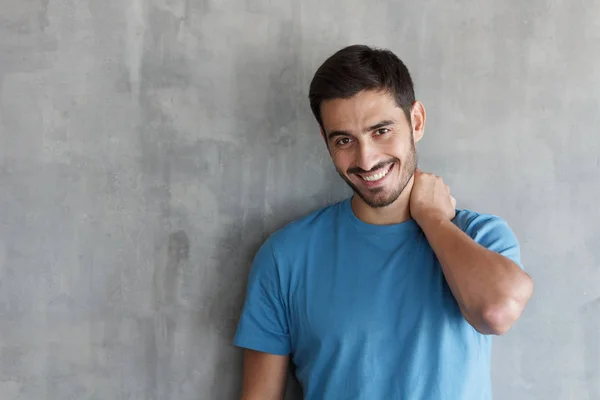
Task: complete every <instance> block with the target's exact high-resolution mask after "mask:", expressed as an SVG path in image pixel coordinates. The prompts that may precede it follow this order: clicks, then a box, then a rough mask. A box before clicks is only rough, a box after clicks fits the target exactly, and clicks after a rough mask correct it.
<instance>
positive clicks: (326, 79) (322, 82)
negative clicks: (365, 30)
mask: <svg viewBox="0 0 600 400" xmlns="http://www.w3.org/2000/svg"><path fill="white" fill-rule="evenodd" d="M363 90H382V91H386V92H388V93H389V94H391V95H392V96H393V97H394V98H395V99H396V102H397V104H398V107H400V108H402V110H403V111H404V113H405V114H406V117H407V119H408V121H409V123H410V108H411V106H412V105H413V104H414V102H415V92H414V86H413V81H412V78H411V76H410V73H409V71H408V68H407V67H406V65H404V63H403V62H402V61H401V60H400V59H399V58H398V57H397V56H396V55H395V54H394V53H393V52H391V51H390V50H387V49H379V48H375V47H369V46H366V45H360V44H356V45H351V46H348V47H345V48H343V49H341V50H338V51H337V52H336V53H334V54H333V55H332V56H330V57H329V58H328V59H327V60H325V62H324V63H323V64H322V65H321V66H320V67H319V69H317V71H316V73H315V76H314V77H313V79H312V81H311V83H310V89H309V95H308V98H309V100H310V108H311V109H312V112H313V114H314V116H315V118H316V119H317V122H318V123H319V125H320V126H321V128H323V130H325V127H324V126H323V120H322V118H321V103H322V102H323V101H324V100H330V99H337V98H343V99H347V98H350V97H352V96H354V95H355V94H357V93H358V92H361V91H363Z"/></svg>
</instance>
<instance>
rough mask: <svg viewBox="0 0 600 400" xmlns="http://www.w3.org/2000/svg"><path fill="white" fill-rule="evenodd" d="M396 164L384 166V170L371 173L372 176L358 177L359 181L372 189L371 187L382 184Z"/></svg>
mask: <svg viewBox="0 0 600 400" xmlns="http://www.w3.org/2000/svg"><path fill="white" fill-rule="evenodd" d="M395 164H396V163H391V164H390V165H388V166H386V167H385V168H382V169H380V170H379V171H377V172H375V173H372V174H368V175H367V174H363V175H358V174H357V176H359V177H360V178H361V180H362V181H363V182H364V183H365V185H366V186H368V187H372V186H377V185H379V184H380V183H382V182H383V181H384V180H385V178H386V177H387V176H388V175H389V174H390V172H391V171H392V169H393V168H394V165H395Z"/></svg>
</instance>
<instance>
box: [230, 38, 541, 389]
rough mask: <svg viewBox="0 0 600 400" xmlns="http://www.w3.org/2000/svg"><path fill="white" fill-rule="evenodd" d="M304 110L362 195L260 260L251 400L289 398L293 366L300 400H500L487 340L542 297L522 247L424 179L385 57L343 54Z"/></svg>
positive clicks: (393, 65) (309, 221) (420, 115)
mask: <svg viewBox="0 0 600 400" xmlns="http://www.w3.org/2000/svg"><path fill="white" fill-rule="evenodd" d="M309 97H310V103H311V107H312V110H313V113H314V115H315V118H316V120H317V122H318V123H319V125H320V129H321V135H322V137H323V139H324V140H325V144H326V145H327V149H328V151H329V154H330V155H331V159H332V161H333V163H334V165H335V167H336V169H337V171H338V172H339V174H340V176H341V177H342V178H343V179H344V180H345V181H346V182H347V184H348V185H349V186H350V187H351V188H352V190H353V192H354V195H353V196H351V197H350V198H348V199H346V200H344V201H341V202H338V203H336V204H332V205H328V206H326V207H323V208H322V209H320V210H318V211H316V212H313V213H311V214H310V215H307V216H305V217H303V218H300V219H299V220H296V221H294V222H292V223H290V224H288V225H287V226H285V227H284V228H282V229H280V230H279V231H278V232H276V233H274V234H272V235H271V236H270V237H269V238H268V240H267V241H266V242H265V243H264V244H263V245H262V247H261V248H260V250H259V251H258V253H257V255H256V257H255V260H254V263H253V265H252V268H251V272H250V277H249V282H248V288H247V293H246V295H247V297H246V302H245V306H244V310H243V313H242V316H241V319H240V322H239V326H238V331H237V334H236V337H235V341H234V343H235V344H236V345H237V346H240V347H242V348H245V356H244V359H245V361H244V377H243V389H242V391H243V393H242V399H244V400H254V399H256V400H258V399H260V400H267V399H268V400H270V399H283V395H284V391H285V382H286V376H287V367H288V363H289V361H290V360H291V361H292V362H293V364H294V365H295V367H296V376H297V378H298V380H299V382H300V384H301V386H302V388H303V391H304V396H305V398H306V399H368V400H378V399H385V400H389V399H419V400H423V399H432V400H433V399H435V400H440V399H452V400H454V399H456V400H485V399H491V398H492V395H491V382H490V352H491V338H492V336H493V335H501V334H503V333H505V332H506V331H507V330H509V328H510V327H511V326H512V325H513V324H514V322H515V321H516V320H517V319H518V318H519V317H520V315H521V313H522V311H523V309H524V307H525V305H526V303H527V302H528V300H529V298H530V297H531V294H532V291H533V283H532V280H531V279H530V277H529V276H528V275H527V274H526V273H525V272H524V270H523V266H522V265H521V262H520V251H519V244H518V241H517V238H516V237H515V235H514V234H513V232H512V231H511V229H510V228H509V227H508V225H507V224H506V223H505V222H504V221H503V220H502V219H501V218H499V217H496V216H493V215H486V214H479V213H476V212H473V211H469V210H457V209H456V202H455V199H454V198H453V197H452V195H451V194H450V189H449V188H448V186H447V185H446V184H445V183H444V182H443V181H442V179H441V178H440V177H438V176H436V175H433V174H429V173H425V172H422V171H420V170H419V169H418V168H417V155H416V151H415V142H418V141H419V140H420V139H421V138H422V137H423V133H424V126H425V109H424V107H423V105H422V104H421V103H420V102H418V101H416V100H415V95H414V90H413V83H412V80H411V77H410V74H409V72H408V70H407V68H406V67H405V65H404V64H403V63H402V62H401V61H400V60H399V59H398V58H397V57H396V56H395V55H394V54H393V53H392V52H390V51H387V50H379V49H373V48H369V47H366V46H360V45H356V46H349V47H347V48H344V49H342V50H340V51H338V52H337V53H336V54H334V55H333V56H331V57H330V58H329V59H328V60H326V61H325V63H324V64H323V65H322V66H321V67H320V68H319V69H318V71H317V72H316V74H315V76H314V78H313V80H312V82H311V85H310V96H309Z"/></svg>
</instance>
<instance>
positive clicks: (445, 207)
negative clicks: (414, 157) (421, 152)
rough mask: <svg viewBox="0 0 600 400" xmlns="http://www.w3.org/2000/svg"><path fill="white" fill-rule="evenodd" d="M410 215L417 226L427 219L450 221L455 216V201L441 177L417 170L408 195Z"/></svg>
mask: <svg viewBox="0 0 600 400" xmlns="http://www.w3.org/2000/svg"><path fill="white" fill-rule="evenodd" d="M410 213H411V215H412V218H413V219H414V220H415V221H416V222H417V223H418V224H419V225H421V224H422V222H423V221H424V220H426V219H427V218H434V219H448V220H452V219H453V218H454V216H455V215H456V199H455V198H454V197H452V196H451V195H450V187H449V186H448V185H446V184H445V183H444V181H443V180H442V178H441V177H439V176H436V175H434V174H430V173H425V172H422V171H421V170H420V169H418V168H417V169H416V171H415V175H414V183H413V187H412V192H411V194H410Z"/></svg>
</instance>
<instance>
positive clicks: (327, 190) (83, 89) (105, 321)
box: [0, 0, 600, 400]
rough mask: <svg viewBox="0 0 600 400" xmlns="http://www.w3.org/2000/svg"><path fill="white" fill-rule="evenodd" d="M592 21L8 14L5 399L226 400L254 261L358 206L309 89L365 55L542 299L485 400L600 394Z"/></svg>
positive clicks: (236, 382) (51, 0) (89, 11)
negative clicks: (337, 60) (395, 61)
mask: <svg viewBox="0 0 600 400" xmlns="http://www.w3.org/2000/svg"><path fill="white" fill-rule="evenodd" d="M367 3H369V4H367ZM598 21H600V2H598V1H596V0H579V1H566V0H564V1H556V0H550V1H542V0H534V1H527V2H521V1H517V0H511V1H503V2H496V1H492V0H484V1H482V2H475V3H474V2H467V1H453V2H447V1H431V0H424V1H420V2H400V1H386V0H376V1H371V2H365V1H358V0H352V1H349V0H345V1H326V2H323V1H317V0H303V1H291V0H278V1H275V0H245V1H244V0H237V1H234V0H199V1H192V0H87V1H84V0H0V398H1V399H3V400H4V399H6V400H13V399H14V400H16V399H19V400H46V399H59V400H67V399H78V400H79V399H114V400H120V399H131V400H133V399H135V400H159V399H160V400H167V399H169V400H171V399H177V400H192V399H194V400H204V399H207V400H213V399H235V398H236V396H237V394H238V392H239V388H240V377H241V353H240V351H239V350H238V349H235V348H233V347H232V346H231V341H232V338H233V334H234V331H235V328H236V323H237V319H238V317H239V313H240V311H241V306H242V302H243V294H244V293H243V292H244V288H245V283H246V278H247V273H248V268H249V263H250V261H251V259H252V256H253V254H254V252H255V251H256V250H257V248H258V246H259V245H260V244H261V242H262V241H263V240H264V239H265V237H266V236H267V235H268V234H269V233H271V232H272V231H273V230H275V229H277V228H279V227H281V226H282V225H283V224H284V223H286V222H288V221H290V220H292V219H294V218H295V217H298V216H300V215H302V214H304V213H306V212H309V211H312V210H314V209H316V208H317V207H320V206H322V205H325V204H326V203H328V202H331V201H335V200H338V199H341V198H342V197H344V196H346V195H348V192H347V190H346V188H345V186H344V184H343V182H342V181H341V179H340V178H339V176H338V175H337V174H336V172H335V171H334V169H333V167H332V165H331V162H330V159H329V156H328V154H327V151H326V149H325V146H324V145H323V142H322V140H321V138H320V137H319V135H318V130H317V125H316V123H315V122H314V120H313V118H312V116H311V114H310V110H309V106H308V102H307V98H306V96H307V91H308V84H309V81H310V79H311V77H312V74H313V72H314V70H315V69H316V68H317V66H318V65H319V64H320V63H321V62H322V61H323V60H324V59H325V58H326V57H327V56H329V55H330V54H331V53H332V52H334V51H336V50H337V49H339V48H340V47H342V46H345V45H348V44H352V43H366V44H372V45H377V46H381V47H388V48H390V49H392V50H394V51H395V52H396V53H397V54H398V55H399V56H400V57H401V58H402V59H403V60H404V61H405V62H406V63H407V64H408V66H409V68H410V69H411V71H412V74H413V77H414V79H415V82H416V89H417V95H418V97H419V99H420V100H421V101H423V102H424V104H425V106H426V109H427V112H428V122H427V127H426V133H425V137H424V139H423V140H422V141H421V142H420V143H419V145H418V146H419V147H418V152H419V155H420V159H421V167H422V168H423V169H425V170H429V171H433V172H435V173H437V174H439V175H442V176H443V177H444V179H445V180H446V181H447V182H448V183H449V185H450V186H451V187H452V190H453V193H455V195H456V197H457V199H458V206H459V207H463V208H471V209H474V210H477V211H482V212H491V213H495V214H498V215H501V216H502V217H504V218H505V219H506V220H507V221H508V222H509V224H510V225H511V226H512V227H513V229H514V230H515V232H516V233H517V235H518V237H519V238H520V240H521V243H522V246H523V253H522V257H523V261H524V263H525V266H526V268H527V270H528V272H529V273H530V274H531V275H532V276H533V278H534V280H535V283H536V292H535V296H534V298H533V299H532V301H531V303H530V304H529V306H528V308H527V310H526V312H525V314H524V316H523V318H522V319H521V320H520V321H519V323H518V324H517V325H516V326H515V327H514V328H513V329H512V330H511V331H510V332H509V333H508V334H507V335H506V336H504V337H501V338H497V339H496V341H495V347H494V360H493V381H494V393H495V397H496V398H498V399H514V400H530V399H543V400H548V399H577V400H597V399H600V340H599V338H600V246H599V243H600V227H599V223H598V221H600V207H598V205H597V199H598V196H600V133H599V132H600V128H599V125H600V117H599V115H600V101H599V98H600V97H599V95H598V94H599V93H600V23H599V22H598ZM290 392H297V389H293V390H290ZM289 398H299V397H298V395H290V397H289Z"/></svg>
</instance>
